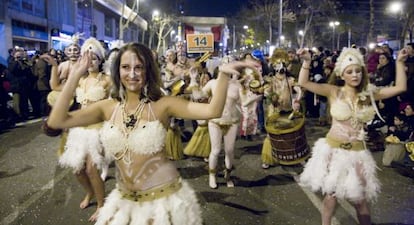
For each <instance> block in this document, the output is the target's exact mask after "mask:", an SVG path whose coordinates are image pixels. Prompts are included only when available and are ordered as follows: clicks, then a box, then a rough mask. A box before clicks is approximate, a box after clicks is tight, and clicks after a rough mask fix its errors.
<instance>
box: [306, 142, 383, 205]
mask: <svg viewBox="0 0 414 225" xmlns="http://www.w3.org/2000/svg"><path fill="white" fill-rule="evenodd" d="M376 170H377V166H376V162H375V160H374V158H373V157H372V154H371V152H370V151H369V150H362V151H352V150H344V149H341V148H332V147H330V146H329V145H328V144H327V143H326V139H325V138H320V139H319V140H317V141H316V142H315V145H314V147H313V149H312V156H311V158H310V159H309V161H308V162H307V163H306V165H305V168H304V170H303V173H302V174H301V175H300V178H299V184H300V185H301V186H303V187H306V188H310V189H311V190H312V191H313V192H318V191H320V192H322V194H332V195H334V196H335V197H337V198H338V199H345V200H349V201H351V202H354V203H357V202H359V201H360V200H362V199H366V200H368V201H374V200H376V197H377V195H378V193H379V191H380V182H379V180H378V178H377V174H376Z"/></svg>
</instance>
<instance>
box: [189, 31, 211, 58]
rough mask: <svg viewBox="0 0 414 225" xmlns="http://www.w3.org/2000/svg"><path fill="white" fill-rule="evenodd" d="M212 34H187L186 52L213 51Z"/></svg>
mask: <svg viewBox="0 0 414 225" xmlns="http://www.w3.org/2000/svg"><path fill="white" fill-rule="evenodd" d="M213 40H214V37H213V34H211V33H210V34H187V52H188V53H198V52H213V51H214V41H213Z"/></svg>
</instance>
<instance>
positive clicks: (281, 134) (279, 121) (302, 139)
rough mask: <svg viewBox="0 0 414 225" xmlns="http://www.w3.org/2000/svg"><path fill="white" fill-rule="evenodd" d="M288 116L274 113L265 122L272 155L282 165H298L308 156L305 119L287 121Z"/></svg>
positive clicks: (302, 117)
mask: <svg viewBox="0 0 414 225" xmlns="http://www.w3.org/2000/svg"><path fill="white" fill-rule="evenodd" d="M288 117H289V114H286V115H279V114H278V113H275V114H273V115H271V116H269V117H268V119H267V121H266V131H267V132H268V134H269V139H270V143H271V145H272V155H273V157H275V158H276V160H277V161H278V162H279V163H280V164H282V165H294V164H299V163H301V162H303V161H304V160H306V159H307V158H308V157H309V156H310V148H309V145H308V142H307V140H306V135H305V126H304V124H305V117H304V116H301V117H298V118H293V119H289V118H288Z"/></svg>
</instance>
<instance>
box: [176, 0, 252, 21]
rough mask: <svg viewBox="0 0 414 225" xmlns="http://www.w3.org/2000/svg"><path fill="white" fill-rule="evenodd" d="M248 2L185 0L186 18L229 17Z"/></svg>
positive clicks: (235, 0)
mask: <svg viewBox="0 0 414 225" xmlns="http://www.w3.org/2000/svg"><path fill="white" fill-rule="evenodd" d="M247 2H248V0H185V1H184V11H185V13H184V14H185V15H186V16H207V17H208V16H218V17H221V16H229V15H231V14H232V13H235V12H237V11H238V9H239V8H240V7H241V6H242V4H245V3H247Z"/></svg>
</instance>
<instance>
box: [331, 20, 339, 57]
mask: <svg viewBox="0 0 414 225" xmlns="http://www.w3.org/2000/svg"><path fill="white" fill-rule="evenodd" d="M339 24H340V23H339V22H338V21H331V22H329V26H330V27H332V51H333V50H334V49H335V27H336V26H339ZM337 48H339V46H337Z"/></svg>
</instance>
